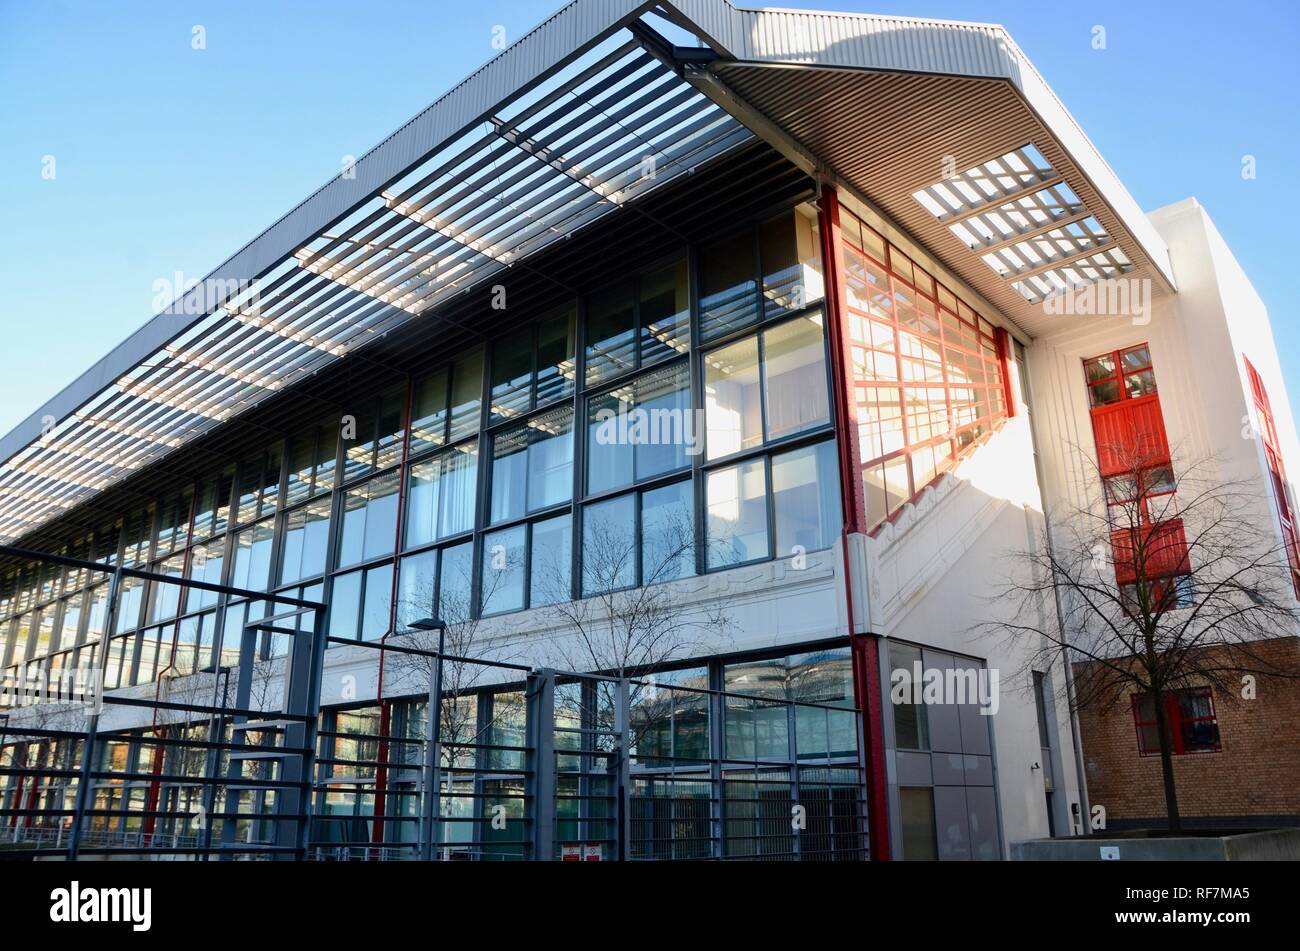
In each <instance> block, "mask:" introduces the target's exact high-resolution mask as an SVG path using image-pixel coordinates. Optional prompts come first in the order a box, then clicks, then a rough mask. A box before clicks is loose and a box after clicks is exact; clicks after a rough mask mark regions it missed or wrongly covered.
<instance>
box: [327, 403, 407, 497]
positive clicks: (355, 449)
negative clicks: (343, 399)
mask: <svg viewBox="0 0 1300 951" xmlns="http://www.w3.org/2000/svg"><path fill="white" fill-rule="evenodd" d="M350 415H351V418H350V419H345V420H344V425H343V428H342V430H341V436H342V441H343V481H344V482H350V481H352V480H353V479H358V478H361V477H362V476H367V475H370V474H371V473H372V472H377V471H379V470H381V469H387V468H388V467H389V466H393V465H396V464H397V463H398V461H399V460H400V459H401V457H402V440H403V439H404V438H405V436H406V432H405V430H404V428H403V426H404V420H405V418H406V386H405V385H402V386H394V387H390V388H389V389H388V390H386V391H385V392H384V393H382V394H381V395H380V396H379V397H378V398H377V399H376V400H374V401H372V402H370V403H368V404H366V405H364V406H363V407H362V411H361V412H358V413H356V414H354V415H352V414H350Z"/></svg>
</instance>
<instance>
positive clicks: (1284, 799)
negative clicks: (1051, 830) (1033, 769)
mask: <svg viewBox="0 0 1300 951" xmlns="http://www.w3.org/2000/svg"><path fill="white" fill-rule="evenodd" d="M1267 650H1268V653H1269V654H1270V655H1271V657H1270V659H1271V660H1272V661H1273V663H1275V664H1276V665H1278V666H1279V667H1282V666H1283V665H1285V666H1286V667H1287V668H1289V669H1291V670H1295V671H1297V672H1298V673H1300V639H1297V638H1286V639H1282V640H1278V641H1276V642H1274V643H1273V644H1270V645H1269V646H1268V649H1267ZM1213 696H1214V712H1215V717H1216V719H1217V721H1218V725H1219V739H1220V751H1219V752H1214V753H1187V754H1184V755H1182V756H1175V757H1174V776H1175V779H1176V782H1177V788H1178V806H1179V811H1180V812H1181V814H1182V817H1183V819H1184V823H1185V824H1186V825H1197V824H1200V825H1207V826H1209V825H1228V826H1250V825H1259V826H1268V825H1277V824H1287V825H1300V680H1283V679H1278V678H1272V679H1264V678H1262V677H1261V678H1259V679H1258V681H1257V684H1256V694H1255V699H1253V700H1245V699H1242V698H1241V696H1240V691H1237V692H1236V693H1229V692H1226V691H1222V690H1215V691H1214V692H1213ZM1079 724H1080V729H1081V732H1082V745H1083V757H1084V764H1085V768H1086V770H1087V777H1088V799H1089V802H1090V804H1091V805H1092V806H1093V807H1096V806H1104V807H1105V810H1106V822H1107V827H1108V828H1112V829H1122V828H1125V827H1132V826H1139V825H1140V826H1147V825H1151V824H1152V820H1153V821H1154V824H1155V825H1157V826H1159V825H1162V824H1163V821H1164V816H1165V800H1164V786H1163V782H1162V780H1161V775H1160V757H1159V756H1141V755H1139V753H1138V737H1137V729H1136V726H1135V725H1134V719H1133V711H1132V708H1131V705H1130V703H1129V702H1128V701H1121V702H1120V703H1118V704H1116V705H1115V706H1114V707H1110V708H1107V709H1086V710H1082V711H1080V713H1079Z"/></svg>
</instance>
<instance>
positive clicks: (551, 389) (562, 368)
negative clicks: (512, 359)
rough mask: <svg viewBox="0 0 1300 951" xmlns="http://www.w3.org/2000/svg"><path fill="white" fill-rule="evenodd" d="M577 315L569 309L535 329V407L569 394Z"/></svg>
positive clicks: (574, 367) (571, 380)
mask: <svg viewBox="0 0 1300 951" xmlns="http://www.w3.org/2000/svg"><path fill="white" fill-rule="evenodd" d="M576 327H577V315H576V313H575V312H574V310H573V309H572V308H569V309H567V310H565V311H564V312H563V313H562V314H559V315H558V316H555V317H551V318H549V319H547V320H544V321H542V323H541V326H539V327H538V328H537V401H536V404H535V405H537V406H545V405H546V404H547V403H554V402H555V401H556V400H562V399H567V398H568V397H569V396H571V395H572V394H573V384H574V375H575V373H576V372H577V365H576V363H575V361H574V353H575V348H576V346H577V339H576Z"/></svg>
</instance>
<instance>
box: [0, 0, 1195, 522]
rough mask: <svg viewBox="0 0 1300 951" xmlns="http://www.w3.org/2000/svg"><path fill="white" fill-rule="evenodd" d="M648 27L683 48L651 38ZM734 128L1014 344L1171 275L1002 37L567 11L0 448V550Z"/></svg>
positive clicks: (618, 1) (641, 190)
mask: <svg viewBox="0 0 1300 951" xmlns="http://www.w3.org/2000/svg"><path fill="white" fill-rule="evenodd" d="M650 14H654V15H656V16H658V17H661V18H663V19H666V20H669V21H671V22H672V23H673V24H675V26H676V27H678V28H681V29H682V30H684V31H686V32H687V33H688V34H693V35H694V36H695V37H698V38H699V39H700V41H701V42H702V43H703V44H704V46H705V47H707V48H702V49H686V50H682V49H677V50H674V49H673V48H672V47H671V44H668V43H666V42H664V41H663V40H662V38H659V37H656V36H654V34H653V33H649V32H647V31H646V30H645V29H644V28H643V27H642V22H641V21H642V20H643V19H644V18H646V17H647V16H648V15H650ZM657 22H662V20H659V21H657ZM674 54H677V56H678V57H680V62H676V61H675V60H674ZM710 60H712V63H710V62H709V61H710ZM702 76H707V77H708V78H707V80H705V79H702ZM720 90H721V92H720ZM751 130H752V131H751ZM755 134H757V135H759V136H761V137H762V138H765V139H767V140H768V141H773V140H774V139H779V140H781V141H780V142H779V144H778V143H777V142H775V141H773V144H778V150H780V151H782V154H785V155H786V156H787V157H792V160H793V161H794V162H795V164H796V165H797V166H799V167H800V168H803V169H805V170H814V169H815V170H819V171H822V172H824V173H826V174H827V175H828V176H829V177H831V178H835V179H839V180H840V181H842V182H845V183H847V184H849V185H851V186H852V187H853V189H854V190H855V191H857V192H859V193H860V194H861V195H863V196H864V197H866V199H867V200H868V201H870V202H873V203H875V204H876V205H877V206H878V207H879V208H880V209H881V210H882V211H883V212H884V213H885V214H886V215H887V216H889V217H890V218H892V219H893V221H895V222H896V223H897V224H898V225H899V226H900V227H901V228H902V229H903V230H904V232H905V233H906V234H908V235H910V236H911V237H912V238H913V239H915V240H916V241H917V242H918V243H920V244H922V245H923V246H925V247H926V248H927V249H929V250H930V251H931V252H933V253H934V254H936V255H937V256H938V257H939V258H940V259H941V260H942V261H943V263H944V264H945V265H947V266H948V267H949V268H951V269H952V270H953V272H955V273H956V274H957V275H958V276H960V277H961V278H963V279H964V280H965V281H966V282H967V283H968V284H970V285H971V286H972V287H973V288H974V289H975V290H976V291H977V292H979V293H980V294H982V295H983V296H984V297H985V298H986V299H987V300H989V301H990V302H991V303H993V304H994V305H995V306H997V307H998V308H1000V309H1001V310H1002V311H1003V312H1004V313H1005V314H1006V315H1008V316H1009V317H1010V318H1011V319H1013V320H1014V321H1015V322H1016V323H1017V324H1019V325H1020V326H1021V327H1023V328H1025V329H1026V330H1027V331H1028V332H1029V333H1031V334H1036V333H1039V332H1046V331H1047V330H1048V329H1049V328H1050V326H1051V325H1050V318H1045V317H1044V316H1043V311H1042V307H1041V303H1040V302H1041V301H1042V300H1043V299H1044V298H1045V297H1046V296H1047V295H1048V294H1050V293H1051V292H1052V290H1053V289H1054V288H1059V287H1061V286H1063V285H1064V286H1070V285H1073V284H1076V283H1078V282H1080V281H1082V280H1090V279H1093V278H1094V277H1096V276H1098V275H1109V274H1111V273H1128V274H1129V275H1130V276H1134V277H1150V278H1151V279H1153V280H1154V281H1155V282H1156V283H1157V284H1158V285H1160V286H1162V287H1164V288H1167V289H1170V290H1172V289H1173V286H1174V285H1173V278H1172V272H1171V269H1170V266H1169V258H1168V250H1167V248H1166V247H1165V246H1164V244H1163V242H1162V241H1161V239H1160V238H1159V236H1158V234H1157V233H1156V231H1155V229H1154V227H1152V226H1151V225H1150V223H1149V222H1147V220H1146V219H1145V217H1144V216H1143V215H1142V213H1141V211H1140V209H1139V208H1138V206H1137V204H1136V203H1135V202H1134V201H1133V199H1132V197H1131V196H1130V195H1129V194H1128V192H1127V191H1126V190H1125V189H1124V187H1123V185H1122V184H1121V183H1120V182H1119V180H1118V178H1116V176H1115V175H1114V172H1113V171H1111V169H1110V168H1109V166H1107V165H1106V163H1105V161H1104V160H1103V159H1102V158H1101V156H1100V155H1099V154H1098V153H1097V151H1096V149H1095V148H1094V147H1093V145H1092V143H1091V142H1089V141H1088V139H1087V137H1086V136H1085V135H1084V134H1083V132H1082V131H1081V130H1080V129H1079V127H1078V125H1077V123H1075V122H1074V120H1073V118H1072V117H1071V116H1070V115H1069V113H1068V112H1066V110H1065V109H1064V107H1063V106H1062V105H1061V103H1060V102H1059V100H1057V99H1056V97H1055V95H1054V94H1053V93H1052V91H1051V90H1050V89H1049V88H1048V87H1047V85H1046V83H1044V82H1043V80H1042V79H1041V77H1039V76H1038V74H1037V72H1036V71H1035V70H1034V69H1033V66H1032V65H1031V64H1030V63H1029V61H1028V60H1027V59H1026V58H1025V57H1024V55H1023V54H1022V53H1021V52H1020V50H1019V49H1018V48H1017V47H1016V45H1015V43H1014V42H1013V41H1012V40H1011V38H1010V37H1009V36H1008V35H1007V34H1006V32H1005V31H1004V30H1002V28H1001V27H997V26H988V25H982V24H965V23H951V22H945V21H934V20H917V19H908V18H899V17H876V16H858V15H841V14H826V13H802V12H797V11H780V10H762V11H757V10H742V9H739V8H736V7H733V6H732V5H731V4H730V3H728V2H727V0H660V2H658V3H655V2H653V0H651V2H644V0H572V2H570V3H569V4H568V5H567V6H565V7H564V8H563V9H561V10H560V11H559V12H557V13H556V14H554V15H553V16H552V17H550V18H549V19H548V20H546V21H545V22H544V23H542V24H541V25H540V26H539V27H537V28H536V29H534V30H533V31H532V32H530V33H529V34H527V35H526V36H524V37H523V38H522V39H520V40H519V41H518V42H517V43H515V44H513V45H512V46H511V47H509V48H508V49H506V50H504V51H503V52H502V53H501V54H500V55H498V56H497V57H495V58H494V59H493V60H491V61H490V62H489V63H487V64H486V65H485V66H484V67H482V68H481V69H480V70H478V71H477V72H476V73H474V74H473V75H472V76H470V77H469V78H468V79H466V80H465V81H464V82H462V83H461V84H459V85H458V86H456V87H455V88H454V89H452V90H451V91H450V92H448V93H447V94H446V95H445V96H443V97H442V98H441V99H439V100H438V101H437V102H435V103H434V104H433V105H431V106H430V107H429V108H428V109H426V110H425V111H424V112H422V113H420V115H418V116H416V117H415V118H413V119H412V120H411V121H410V122H408V123H407V124H406V125H404V126H403V127H402V128H401V129H399V130H398V131H397V132H395V133H394V134H393V135H392V136H390V137H389V138H388V139H386V140H385V141H384V142H382V143H380V144H379V145H378V146H376V147H375V148H374V149H372V150H371V151H370V152H368V153H367V154H366V155H364V156H362V157H361V159H359V160H358V162H357V163H356V166H355V168H354V169H350V170H349V172H348V173H345V174H343V175H340V176H338V177H336V178H335V179H332V180H331V181H330V182H328V183H327V184H326V185H325V186H323V187H322V188H321V189H319V190H318V191H317V192H316V193H314V194H313V195H311V196H310V197H309V198H308V199H307V200H306V201H304V202H303V203H302V204H300V205H299V206H297V207H296V208H294V209H293V210H292V211H291V212H289V214H287V215H286V216H285V217H284V218H282V219H281V220H280V221H278V222H277V223H276V224H275V225H273V226H272V227H271V228H270V229H268V230H267V231H266V232H264V233H263V234H261V235H259V236H258V237H257V238H256V239H255V240H254V241H252V242H250V243H249V244H248V245H246V246H245V247H244V248H242V249H241V250H240V251H239V252H237V253H236V254H235V255H234V256H233V257H232V258H230V259H229V260H228V261H226V262H225V263H223V264H222V265H221V266H220V267H218V268H217V269H216V270H215V271H214V272H213V273H212V274H211V275H209V277H208V278H207V279H206V281H205V282H204V284H203V285H201V286H200V287H199V288H198V289H196V290H195V291H194V292H193V293H187V294H186V295H185V296H184V297H183V298H182V299H181V300H180V301H178V303H177V305H176V306H174V307H173V309H172V312H169V313H164V314H160V315H158V316H155V317H154V318H153V319H152V320H151V321H149V323H147V324H146V325H145V326H144V327H142V328H141V329H140V330H139V331H137V332H136V333H135V334H133V335H132V336H131V337H130V338H128V339H127V340H126V341H124V342H123V343H122V344H121V345H120V346H119V347H117V348H116V349H115V350H114V351H113V352H111V353H110V354H108V355H107V356H106V357H104V358H103V359H102V360H101V361H99V363H98V364H96V365H95V366H94V367H92V368H91V369H90V370H89V371H87V372H86V373H85V374H83V375H82V376H81V377H79V378H78V379H77V380H76V381H74V382H73V383H72V384H71V385H69V386H68V387H67V388H65V389H64V390H63V391H62V392H61V393H59V394H58V395H57V396H56V397H55V398H54V399H52V400H50V401H49V402H48V403H47V404H46V405H45V406H44V407H42V408H41V409H40V410H38V411H37V412H36V413H34V414H33V415H32V416H31V417H29V418H28V419H27V420H25V421H24V422H23V423H21V424H20V425H19V426H18V427H16V428H15V429H14V431H12V432H11V433H9V434H8V435H6V436H4V437H3V438H2V439H0V459H4V460H6V461H5V462H4V463H3V465H0V542H3V541H6V540H14V539H17V538H20V537H22V536H23V535H24V534H26V533H27V532H30V531H31V530H33V529H35V528H36V527H38V526H40V525H42V524H43V523H45V522H47V521H49V520H50V519H52V518H55V517H57V516H58V515H59V514H60V513H61V512H64V511H66V510H68V509H70V508H72V507H73V506H76V505H77V504H79V503H80V502H82V501H84V500H86V499H87V498H89V497H91V496H92V495H94V494H96V493H98V492H101V491H103V490H104V489H105V488H107V487H109V486H111V485H113V484H115V483H116V482H119V481H120V480H122V479H123V478H125V477H126V476H128V475H129V474H130V473H132V472H134V471H137V470H139V469H141V468H143V467H145V466H147V465H149V464H151V463H153V462H156V461H157V460H158V459H160V458H161V457H163V456H164V455H166V454H167V453H169V452H171V451H173V450H175V449H177V448H179V447H180V446H183V445H185V444H187V443H189V442H191V441H192V440H194V439H195V438H197V437H198V436H200V435H202V434H203V433H205V432H208V431H209V430H211V429H212V428H213V427H216V426H219V425H221V423H222V422H224V421H226V420H228V419H230V418H231V417H233V416H235V415H237V414H239V413H241V412H243V411H245V410H246V409H248V408H250V407H252V406H254V405H257V403H258V402H259V401H261V400H262V399H264V398H265V397H266V396H268V395H271V394H274V393H276V392H278V391H280V390H283V389H285V388H286V387H290V386H292V385H293V384H294V383H295V381H297V380H300V379H301V378H302V377H304V376H306V375H309V374H311V373H313V372H315V371H316V370H318V369H320V368H321V367H323V366H326V365H328V364H330V363H331V362H333V361H336V360H338V359H340V358H342V357H344V356H345V355H347V354H348V353H351V352H352V351H354V350H356V349H358V348H360V347H362V346H363V345H365V344H366V343H367V342H368V341H372V340H375V339H376V338H378V337H380V336H382V335H384V334H385V333H387V332H388V331H389V330H392V329H394V328H396V327H398V326H400V325H402V324H404V323H406V322H408V321H411V320H415V319H419V318H422V317H423V318H424V319H426V320H428V319H435V320H436V319H440V317H439V310H440V306H439V305H441V304H444V303H446V302H448V301H449V300H450V299H451V298H452V297H453V296H455V295H457V294H461V293H464V292H465V291H467V290H468V289H470V288H472V287H476V286H481V285H483V284H484V282H487V281H490V280H491V279H492V278H493V276H494V275H499V274H501V273H502V272H503V271H504V270H505V269H507V268H511V267H516V266H524V267H526V266H527V263H526V262H527V259H528V257H529V256H530V255H532V254H534V253H536V252H537V251H538V250H540V249H542V248H544V247H547V246H549V245H551V244H553V243H554V242H556V241H559V240H563V239H564V238H566V237H568V236H570V235H572V234H574V233H576V232H578V231H579V230H581V229H582V228H584V227H585V226H587V225H589V224H591V223H592V222H594V221H596V220H598V219H599V218H601V217H603V216H605V215H607V214H610V213H612V212H614V211H616V210H617V209H619V208H620V207H624V206H629V205H632V206H634V205H635V202H636V199H637V198H638V197H639V196H641V195H643V194H645V193H646V192H648V191H650V190H652V189H654V188H656V187H658V186H660V185H662V184H664V183H666V182H669V181H671V180H673V179H674V178H676V177H677V176H679V175H682V174H684V173H686V172H688V171H689V170H691V169H692V168H694V167H695V166H697V165H700V164H702V163H704V162H707V161H709V160H710V159H712V158H715V157H717V156H719V155H721V154H722V153H724V152H726V151H727V150H729V149H731V148H733V147H735V146H737V145H740V144H741V143H743V142H745V141H747V140H749V139H751V138H752V137H753V136H754V135H755ZM1008 156H1011V157H1010V158H1008ZM950 162H952V163H955V165H954V167H956V168H958V169H964V170H965V171H964V172H962V173H961V174H959V175H958V176H957V181H956V182H949V181H946V180H945V177H950V176H945V173H944V172H941V171H940V169H941V168H945V169H946V166H947V165H948V164H949V163H950ZM1017 163H1019V164H1017ZM1021 166H1023V167H1021ZM1004 179H1007V181H1005V182H1004V181H1003V180H1004ZM918 192H919V193H921V194H922V195H924V196H926V199H927V200H929V201H933V202H935V203H936V204H935V205H934V207H930V206H928V205H926V204H924V203H923V199H922V198H921V197H914V196H915V195H916V194H917V193H918ZM945 193H946V195H947V197H945ZM936 208H937V209H938V215H937V216H936V214H935V209H936ZM972 251H974V252H975V253H972ZM537 280H548V278H547V277H546V276H545V275H538V276H537Z"/></svg>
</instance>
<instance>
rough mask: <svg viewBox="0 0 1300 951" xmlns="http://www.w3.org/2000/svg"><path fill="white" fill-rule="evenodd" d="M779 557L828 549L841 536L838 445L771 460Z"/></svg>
mask: <svg viewBox="0 0 1300 951" xmlns="http://www.w3.org/2000/svg"><path fill="white" fill-rule="evenodd" d="M772 503H773V508H774V511H775V518H776V556H777V557H778V558H784V557H786V556H789V555H791V554H794V553H795V552H796V550H800V551H805V552H807V551H818V550H820V549H823V548H829V547H830V546H831V545H832V544H833V543H834V542H835V539H836V537H837V536H838V535H839V533H840V528H841V525H842V520H841V513H840V485H839V472H838V460H837V457H836V452H835V442H834V441H829V442H823V443H818V444H817V445H815V446H807V447H805V448H803V449H796V450H795V451H794V452H787V453H784V454H782V455H779V456H773V457H772Z"/></svg>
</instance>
